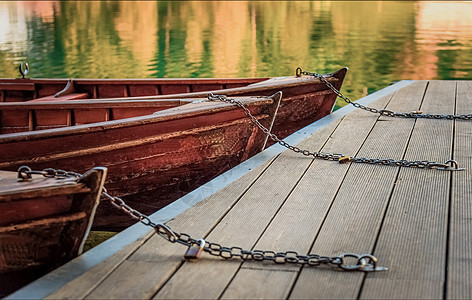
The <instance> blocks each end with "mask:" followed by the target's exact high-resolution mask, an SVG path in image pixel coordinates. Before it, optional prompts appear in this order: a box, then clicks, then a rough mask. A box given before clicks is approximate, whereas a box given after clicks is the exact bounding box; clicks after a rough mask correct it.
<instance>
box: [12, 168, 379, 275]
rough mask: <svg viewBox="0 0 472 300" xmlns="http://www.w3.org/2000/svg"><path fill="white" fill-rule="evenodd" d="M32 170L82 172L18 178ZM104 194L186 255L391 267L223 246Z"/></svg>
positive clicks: (361, 258) (362, 258) (365, 259)
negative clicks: (179, 247)
mask: <svg viewBox="0 0 472 300" xmlns="http://www.w3.org/2000/svg"><path fill="white" fill-rule="evenodd" d="M33 174H37V175H43V176H44V177H58V178H65V177H75V178H78V177H81V176H82V175H81V174H79V173H76V172H66V171H63V170H54V169H51V168H48V169H44V170H43V171H32V170H31V168H29V167H27V166H22V167H20V168H19V169H18V178H19V180H21V181H27V180H30V179H31V178H32V175H33ZM102 196H104V197H105V198H107V199H108V200H109V201H110V203H111V204H112V205H113V206H115V207H116V208H118V209H119V210H121V211H123V212H124V213H126V214H127V215H128V216H130V217H131V218H133V219H135V220H137V221H139V222H141V223H142V224H144V225H146V226H149V227H152V228H153V229H154V231H155V232H156V233H157V234H158V235H159V236H161V237H163V238H164V239H166V240H168V241H169V242H171V243H178V244H181V245H184V246H187V247H189V250H188V251H187V254H186V255H185V258H186V259H196V258H199V257H200V254H201V252H206V253H208V254H210V255H213V256H219V257H222V258H224V259H230V258H239V259H241V260H244V261H249V260H254V261H272V262H274V263H276V264H298V265H306V266H312V267H316V266H320V265H331V266H335V267H338V268H340V269H342V270H345V271H362V272H373V271H387V270H388V269H387V268H386V267H379V266H377V258H376V257H375V256H373V255H370V254H355V253H344V254H341V255H339V256H333V257H330V256H321V255H318V254H308V255H302V254H299V253H298V252H295V251H286V252H275V251H264V250H244V249H243V248H241V247H224V246H222V245H220V244H217V243H211V242H208V241H205V240H204V239H195V238H192V237H191V236H190V235H189V234H187V233H177V232H175V231H173V230H172V229H171V228H170V227H168V226H167V225H164V224H160V223H154V222H153V221H151V219H150V218H149V217H148V216H147V215H145V214H143V213H141V212H139V211H137V210H135V209H133V208H132V207H130V206H129V205H127V204H126V203H125V202H124V201H123V199H121V198H120V197H115V196H112V195H110V194H109V193H108V191H107V190H106V188H105V187H103V190H102ZM189 253H191V254H189Z"/></svg>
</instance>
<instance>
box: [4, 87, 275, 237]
mask: <svg viewBox="0 0 472 300" xmlns="http://www.w3.org/2000/svg"><path fill="white" fill-rule="evenodd" d="M234 99H236V100H239V101H241V102H242V103H244V105H245V106H246V107H247V108H248V109H249V111H250V112H251V114H252V115H254V116H255V117H256V118H257V119H258V120H259V121H260V122H261V123H262V124H264V126H266V127H268V128H269V127H270V126H271V124H272V122H273V120H274V118H275V114H276V110H277V108H278V105H279V103H280V100H281V93H280V92H279V93H276V94H275V95H273V96H272V97H254V96H252V97H234ZM0 106H1V107H0V112H1V120H2V121H1V131H2V133H6V132H12V131H15V132H13V133H6V134H2V135H0V152H1V153H2V156H1V157H0V168H1V169H7V170H15V169H17V168H18V167H19V166H21V165H28V166H30V167H32V168H35V169H44V168H58V169H63V170H70V171H75V172H82V171H83V170H85V169H89V168H91V167H93V166H97V165H100V166H105V167H107V168H108V179H107V185H106V186H107V189H108V191H109V192H110V194H112V195H115V196H120V197H123V198H124V200H125V201H127V203H129V204H130V205H131V206H132V207H133V208H136V209H139V210H141V211H142V212H144V213H151V212H154V211H156V210H157V209H159V208H161V207H163V206H165V205H167V204H169V203H170V202H172V201H174V200H176V199H178V198H180V197H181V196H182V195H183V194H185V193H186V192H188V191H189V190H192V189H194V188H196V187H198V186H199V185H201V184H203V183H205V182H207V181H209V180H210V179H212V178H214V177H216V176H217V175H219V174H221V173H223V172H225V171H226V170H228V169H230V168H232V167H234V166H236V165H237V164H239V163H241V162H242V161H244V160H245V159H247V158H249V157H251V156H253V155H254V154H256V153H258V152H260V151H261V150H262V148H263V145H264V142H265V139H266V135H265V134H264V133H263V132H262V131H261V130H259V129H258V128H257V127H256V126H255V125H253V124H252V123H251V120H250V119H249V118H248V117H247V116H246V114H245V113H244V111H243V110H242V109H240V108H239V107H237V106H235V105H232V104H228V103H224V102H219V101H203V102H202V99H198V98H197V99H174V100H155V101H149V100H147V101H137V100H127V101H107V100H97V101H95V102H94V103H87V102H84V101H61V102H41V103H28V102H22V103H21V102H20V103H1V104H0ZM10 114H11V115H10ZM21 115H23V117H21ZM12 116H13V117H12ZM110 116H113V118H114V120H111V121H104V122H98V121H99V118H103V119H102V120H105V119H106V118H109V117H110ZM19 120H21V121H24V123H18V122H20V121H19ZM10 122H11V123H10ZM15 122H17V123H15ZM12 123H14V124H12ZM85 123H87V124H85ZM9 124H10V125H9ZM11 125H15V126H11ZM17 125H19V126H17ZM132 221H133V220H131V219H130V218H129V217H128V216H127V215H125V214H123V213H122V212H121V211H119V210H117V209H116V208H115V207H113V206H111V205H110V204H109V203H108V201H104V203H102V205H100V207H99V209H98V212H97V217H96V218H95V222H94V226H95V227H96V228H106V229H108V230H110V229H122V228H124V227H126V226H128V225H130V224H132V223H133V222H132Z"/></svg>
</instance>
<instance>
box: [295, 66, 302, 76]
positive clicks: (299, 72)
mask: <svg viewBox="0 0 472 300" xmlns="http://www.w3.org/2000/svg"><path fill="white" fill-rule="evenodd" d="M302 72H303V70H302V68H300V67H298V68H297V69H296V70H295V75H296V76H297V77H300V76H302Z"/></svg>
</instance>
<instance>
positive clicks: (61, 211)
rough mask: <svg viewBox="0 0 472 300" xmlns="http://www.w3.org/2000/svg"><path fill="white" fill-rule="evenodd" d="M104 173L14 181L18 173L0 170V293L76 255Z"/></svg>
mask: <svg viewBox="0 0 472 300" xmlns="http://www.w3.org/2000/svg"><path fill="white" fill-rule="evenodd" d="M2 153H3V152H2ZM24 171H25V169H23V171H22V172H21V173H22V174H23V177H24V176H25V175H26V173H24ZM106 173H107V169H106V168H103V167H98V168H94V169H92V170H90V171H89V172H87V173H85V174H84V175H83V176H81V177H79V178H75V177H73V178H70V177H69V178H62V179H58V178H47V177H43V176H32V178H31V179H28V180H22V181H18V179H17V178H18V175H19V174H18V172H9V171H0V280H1V282H2V284H1V289H0V293H5V292H6V291H7V290H8V289H12V288H13V287H15V286H16V285H18V284H21V283H25V282H27V281H29V280H32V279H34V278H35V277H39V276H40V275H42V274H44V273H46V272H48V271H50V270H52V269H54V268H56V267H58V266H60V265H62V264H64V263H66V262H67V261H69V260H71V259H72V258H74V257H76V256H78V255H80V254H81V252H82V249H83V246H84V242H85V239H86V238H87V235H88V232H89V231H90V227H91V225H92V220H93V218H94V215H95V211H96V208H97V205H98V203H99V199H100V195H101V190H102V187H103V184H104V182H105V176H106ZM25 280H26V281H25Z"/></svg>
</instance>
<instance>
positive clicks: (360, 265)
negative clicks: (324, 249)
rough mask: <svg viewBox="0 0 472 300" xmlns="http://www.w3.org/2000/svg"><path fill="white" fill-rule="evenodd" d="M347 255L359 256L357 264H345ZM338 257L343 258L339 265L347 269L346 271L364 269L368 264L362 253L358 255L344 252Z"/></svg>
mask: <svg viewBox="0 0 472 300" xmlns="http://www.w3.org/2000/svg"><path fill="white" fill-rule="evenodd" d="M345 257H353V258H357V265H345V264H344V258H345ZM338 258H339V259H340V260H341V264H339V265H338V266H339V267H340V268H341V269H343V270H346V271H355V270H362V269H363V268H364V267H365V264H366V260H365V259H364V258H362V256H361V255H358V254H355V253H344V254H341V255H340V256H339V257H338Z"/></svg>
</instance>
